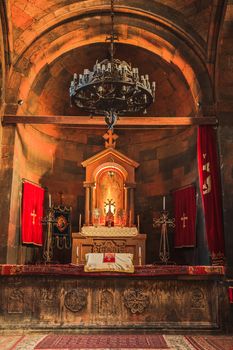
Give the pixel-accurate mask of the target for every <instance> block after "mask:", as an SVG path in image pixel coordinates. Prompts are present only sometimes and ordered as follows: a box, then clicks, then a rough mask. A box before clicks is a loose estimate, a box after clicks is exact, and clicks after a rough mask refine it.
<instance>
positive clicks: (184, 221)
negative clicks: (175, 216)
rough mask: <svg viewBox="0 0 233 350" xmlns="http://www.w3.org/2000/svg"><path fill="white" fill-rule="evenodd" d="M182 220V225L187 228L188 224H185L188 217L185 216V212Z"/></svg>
mask: <svg viewBox="0 0 233 350" xmlns="http://www.w3.org/2000/svg"><path fill="white" fill-rule="evenodd" d="M180 220H181V221H182V227H183V228H185V227H186V225H185V223H186V220H188V217H187V216H185V213H183V216H182V217H181V218H180Z"/></svg>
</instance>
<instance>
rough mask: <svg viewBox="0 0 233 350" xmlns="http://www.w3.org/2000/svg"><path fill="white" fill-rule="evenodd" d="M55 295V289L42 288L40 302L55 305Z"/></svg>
mask: <svg viewBox="0 0 233 350" xmlns="http://www.w3.org/2000/svg"><path fill="white" fill-rule="evenodd" d="M55 295H56V291H55V288H52V289H46V288H42V289H41V290H40V300H41V302H42V303H44V304H47V305H49V304H51V303H53V302H54V299H55Z"/></svg>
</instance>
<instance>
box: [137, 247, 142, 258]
mask: <svg viewBox="0 0 233 350" xmlns="http://www.w3.org/2000/svg"><path fill="white" fill-rule="evenodd" d="M138 256H139V257H141V256H142V247H141V246H139V247H138Z"/></svg>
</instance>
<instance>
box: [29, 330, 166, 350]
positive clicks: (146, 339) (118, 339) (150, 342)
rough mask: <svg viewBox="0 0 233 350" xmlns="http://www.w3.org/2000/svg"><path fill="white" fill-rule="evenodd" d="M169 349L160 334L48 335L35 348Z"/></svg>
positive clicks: (38, 349)
mask: <svg viewBox="0 0 233 350" xmlns="http://www.w3.org/2000/svg"><path fill="white" fill-rule="evenodd" d="M109 348H110V349H169V347H168V346H167V344H166V342H165V340H164V338H163V336H162V335H150V334H149V335H146V334H145V335H144V334H139V335H136V334H127V335H124V334H118V335H115V334H112V335H85V334H80V335H48V336H47V337H45V338H44V339H43V340H42V341H41V342H40V343H39V344H37V345H36V347H35V350H42V349H43V350H45V349H46V350H58V349H59V350H61V349H69V350H71V349H109Z"/></svg>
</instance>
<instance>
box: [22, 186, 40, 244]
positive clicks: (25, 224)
mask: <svg viewBox="0 0 233 350" xmlns="http://www.w3.org/2000/svg"><path fill="white" fill-rule="evenodd" d="M43 201H44V189H43V188H41V187H39V186H36V185H33V184H31V183H29V182H25V183H24V184H23V203H22V243H23V244H35V245H40V246H41V245H42V243H43V239H42V236H43V233H42V224H41V220H42V217H43Z"/></svg>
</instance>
